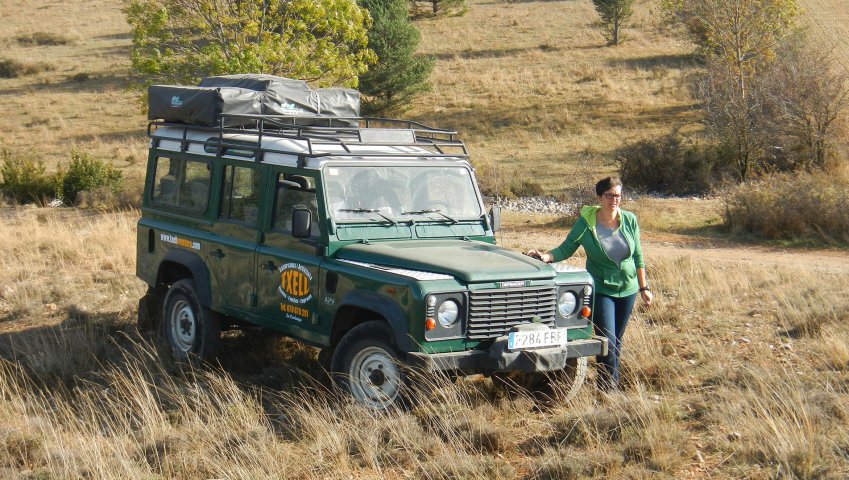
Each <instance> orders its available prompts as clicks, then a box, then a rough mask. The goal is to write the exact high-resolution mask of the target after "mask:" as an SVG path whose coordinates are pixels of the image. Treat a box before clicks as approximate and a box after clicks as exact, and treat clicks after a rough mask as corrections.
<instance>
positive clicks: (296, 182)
mask: <svg viewBox="0 0 849 480" xmlns="http://www.w3.org/2000/svg"><path fill="white" fill-rule="evenodd" d="M276 184H277V191H276V193H275V196H274V219H273V222H272V224H271V228H272V229H273V230H275V231H278V232H281V233H292V212H294V211H295V210H296V209H301V208H305V209H307V210H309V211H310V212H312V232H311V235H310V236H311V237H318V236H319V229H318V203H317V199H316V195H315V180H314V179H312V178H310V177H306V176H303V175H289V174H283V173H281V174H278V175H277V182H276Z"/></svg>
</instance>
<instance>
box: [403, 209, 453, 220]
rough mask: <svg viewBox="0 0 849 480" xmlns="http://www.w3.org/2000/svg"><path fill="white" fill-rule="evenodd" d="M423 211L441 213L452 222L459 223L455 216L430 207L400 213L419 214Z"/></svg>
mask: <svg viewBox="0 0 849 480" xmlns="http://www.w3.org/2000/svg"><path fill="white" fill-rule="evenodd" d="M423 213H436V214H438V215H442V216H443V217H445V218H447V219H448V220H450V221H451V223H452V224H455V223H460V221H459V220H457V219H456V218H452V217H449V216H448V215H446V214H444V213H442V210H438V209H435V208H431V209H428V210H414V211H412V212H401V215H421V214H423Z"/></svg>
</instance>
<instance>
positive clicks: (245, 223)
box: [206, 161, 262, 312]
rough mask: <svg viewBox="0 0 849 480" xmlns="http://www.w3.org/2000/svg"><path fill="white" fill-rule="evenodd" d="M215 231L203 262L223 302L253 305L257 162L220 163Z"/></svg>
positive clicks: (259, 186) (240, 307) (258, 186)
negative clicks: (221, 167) (219, 189)
mask: <svg viewBox="0 0 849 480" xmlns="http://www.w3.org/2000/svg"><path fill="white" fill-rule="evenodd" d="M223 168H224V172H223V175H222V182H221V195H220V204H219V208H218V218H217V220H216V221H215V223H214V225H213V228H212V231H213V233H214V234H215V235H214V236H213V237H212V241H210V242H209V248H208V249H207V250H206V255H207V259H206V261H207V265H209V269H210V271H211V273H212V276H213V277H214V278H215V282H216V287H217V288H216V290H217V291H218V292H220V293H221V297H222V300H223V303H224V304H225V305H226V306H227V307H229V308H231V309H235V310H238V311H242V312H250V311H252V310H253V308H254V306H255V305H256V274H255V270H254V268H255V262H256V258H255V257H256V247H257V238H258V233H257V225H258V222H259V218H260V214H261V212H260V209H261V206H262V205H261V203H260V196H261V189H262V171H261V168H260V166H259V165H255V164H252V163H249V162H238V161H232V162H227V163H224V165H223Z"/></svg>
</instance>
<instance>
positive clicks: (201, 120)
mask: <svg viewBox="0 0 849 480" xmlns="http://www.w3.org/2000/svg"><path fill="white" fill-rule="evenodd" d="M147 99H148V110H147V118H148V119H150V120H156V119H162V120H165V121H168V122H180V123H187V124H190V125H201V126H207V127H212V126H218V125H219V123H218V122H219V118H220V115H221V114H222V113H224V114H239V115H245V114H250V115H257V114H260V113H262V98H261V94H260V93H259V92H257V91H255V90H251V89H247V88H236V87H216V88H206V87H183V86H175V85H151V86H150V87H149V88H148V91H147ZM228 123H229V122H228Z"/></svg>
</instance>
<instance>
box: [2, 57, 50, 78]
mask: <svg viewBox="0 0 849 480" xmlns="http://www.w3.org/2000/svg"><path fill="white" fill-rule="evenodd" d="M55 68H56V67H54V66H53V65H50V64H47V63H41V62H40V63H32V64H26V63H21V62H19V61H17V60H11V59H8V58H4V59H0V78H17V77H23V76H25V75H34V74H36V73H40V72H46V71H50V70H54V69H55Z"/></svg>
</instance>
